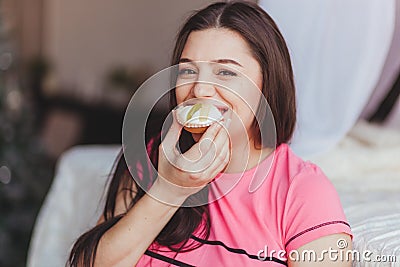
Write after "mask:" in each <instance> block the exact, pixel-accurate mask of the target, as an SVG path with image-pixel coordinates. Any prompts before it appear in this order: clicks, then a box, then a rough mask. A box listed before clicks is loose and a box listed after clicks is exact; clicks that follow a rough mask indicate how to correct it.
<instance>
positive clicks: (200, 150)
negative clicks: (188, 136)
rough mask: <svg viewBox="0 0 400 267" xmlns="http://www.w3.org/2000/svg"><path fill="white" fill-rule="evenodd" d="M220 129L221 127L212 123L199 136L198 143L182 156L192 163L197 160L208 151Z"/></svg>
mask: <svg viewBox="0 0 400 267" xmlns="http://www.w3.org/2000/svg"><path fill="white" fill-rule="evenodd" d="M221 128H222V126H221V125H220V124H219V123H213V124H212V125H211V126H210V127H208V129H207V130H206V131H205V133H204V134H203V135H202V136H201V138H200V140H199V142H197V143H196V144H194V145H193V146H192V147H191V148H190V149H189V150H188V151H186V152H185V153H184V154H183V157H185V158H187V159H190V160H192V161H197V160H199V159H200V158H201V157H202V155H203V154H204V153H205V152H207V150H209V149H210V147H211V145H212V141H213V140H214V138H215V136H216V135H217V134H218V132H219V130H220V129H221Z"/></svg>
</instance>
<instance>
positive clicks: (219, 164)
mask: <svg viewBox="0 0 400 267" xmlns="http://www.w3.org/2000/svg"><path fill="white" fill-rule="evenodd" d="M230 156H231V155H230V147H229V145H228V144H225V145H224V146H223V148H222V150H221V151H220V153H219V154H217V155H216V157H215V158H214V159H213V161H212V163H211V164H210V166H208V168H207V169H206V170H205V171H204V172H203V175H204V177H205V179H208V181H211V180H212V179H213V178H214V177H215V176H216V175H217V174H218V173H220V172H221V171H222V170H224V169H225V167H226V166H227V165H228V163H229V160H230Z"/></svg>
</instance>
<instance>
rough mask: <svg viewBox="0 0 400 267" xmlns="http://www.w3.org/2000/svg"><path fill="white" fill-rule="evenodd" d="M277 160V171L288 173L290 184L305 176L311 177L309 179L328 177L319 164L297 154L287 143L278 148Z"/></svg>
mask: <svg viewBox="0 0 400 267" xmlns="http://www.w3.org/2000/svg"><path fill="white" fill-rule="evenodd" d="M275 161H276V162H275V164H276V167H277V168H276V169H277V171H280V172H284V173H285V174H286V175H285V177H286V179H288V182H289V184H292V183H293V182H295V181H296V180H298V179H299V177H300V178H301V177H304V176H306V177H309V179H312V178H314V179H315V178H316V179H328V178H327V177H326V175H325V174H324V172H323V171H322V169H321V168H320V167H319V166H317V165H316V164H315V163H313V162H312V161H310V160H304V159H302V158H301V157H300V156H298V155H296V154H295V153H294V152H293V150H292V149H291V147H290V146H289V145H288V144H286V143H283V144H280V145H279V146H278V147H277V148H276V152H275ZM281 177H282V176H281ZM328 180H329V179H328Z"/></svg>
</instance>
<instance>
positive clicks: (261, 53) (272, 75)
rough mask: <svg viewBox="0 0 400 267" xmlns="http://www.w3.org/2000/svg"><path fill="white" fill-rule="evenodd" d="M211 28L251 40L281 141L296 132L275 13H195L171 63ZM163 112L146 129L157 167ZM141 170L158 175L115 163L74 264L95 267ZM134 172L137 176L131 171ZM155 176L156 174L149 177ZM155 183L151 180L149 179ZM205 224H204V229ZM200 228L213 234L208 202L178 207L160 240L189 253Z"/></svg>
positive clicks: (213, 8)
mask: <svg viewBox="0 0 400 267" xmlns="http://www.w3.org/2000/svg"><path fill="white" fill-rule="evenodd" d="M210 28H224V29H229V30H232V31H235V32H237V33H239V34H240V35H241V36H242V37H243V38H244V39H245V40H246V41H247V44H248V45H249V47H250V49H251V52H252V55H253V57H254V58H255V59H256V60H257V61H258V63H259V64H260V66H261V70H262V79H263V81H262V88H261V90H262V93H263V95H264V96H265V98H266V99H267V102H268V104H269V106H270V109H271V112H272V115H273V117H274V121H275V126H276V145H277V146H279V145H280V144H282V143H287V142H289V141H290V138H291V136H292V134H293V130H294V127H295V122H296V104H295V86H294V81H293V71H292V66H291V61H290V56H289V52H288V49H287V47H286V43H285V41H284V39H283V37H282V35H281V33H280V31H279V29H278V27H277V26H276V24H275V22H274V21H273V20H272V18H271V17H270V16H269V15H268V14H267V13H266V12H265V11H264V10H263V9H262V8H260V7H259V6H258V5H257V4H254V3H251V2H244V1H231V2H226V3H225V2H218V3H214V4H211V5H209V6H207V7H206V8H204V9H202V10H199V11H197V12H195V13H194V14H193V15H192V16H190V17H189V18H188V20H187V21H186V23H185V24H184V25H183V27H182V28H181V30H180V32H179V34H178V36H177V40H176V44H175V48H174V51H173V56H172V61H171V65H176V64H178V63H179V59H180V57H181V54H182V51H183V49H184V46H185V44H186V41H187V39H188V37H189V35H190V33H191V32H193V31H201V30H206V29H210ZM169 97H170V110H171V109H172V108H173V107H175V106H176V97H175V91H174V90H172V91H170V95H169ZM265 114H266V107H265V106H262V105H259V107H258V110H257V117H258V118H261V121H260V122H259V123H258V122H257V121H256V120H255V121H254V122H253V124H252V132H253V134H254V136H255V145H256V146H258V147H265V146H267V145H268V144H267V143H264V142H262V140H261V135H260V128H261V129H262V128H263V127H266V124H267V123H266V122H265V121H266V120H267V119H266V116H265ZM157 118H159V117H158V116H150V117H149V122H148V125H147V128H146V140H145V141H146V143H147V144H148V146H147V148H148V154H149V158H150V160H151V163H152V164H153V165H154V166H155V167H157V161H158V146H159V145H160V139H161V138H160V130H161V125H162V123H163V121H162V119H161V120H160V119H157ZM182 135H183V136H182V138H181V146H180V147H181V149H182V150H183V151H184V150H185V148H186V149H187V148H189V147H190V146H191V145H192V144H193V139H192V138H191V136H190V135H189V134H188V133H185V132H184V133H183V134H182ZM138 162H140V164H139V165H138V166H147V162H143V160H141V159H139V158H138ZM138 172H140V173H141V175H144V176H148V177H153V178H154V176H155V174H152V173H151V171H150V170H147V168H143V167H140V170H139V169H138V168H137V167H136V168H133V169H131V170H130V172H129V171H128V168H127V165H126V163H125V159H124V157H123V155H122V153H121V154H120V156H119V157H118V158H117V160H116V167H115V168H114V171H113V172H112V174H111V175H110V182H109V185H108V192H107V198H106V203H105V207H104V211H103V216H104V222H103V223H101V224H99V225H97V226H96V227H94V228H93V229H91V230H89V231H88V232H86V233H84V234H83V235H82V236H81V237H79V239H78V240H77V241H76V242H75V244H74V246H73V248H72V250H71V254H70V257H69V261H68V262H67V265H69V266H78V265H79V266H81V265H83V266H93V265H94V260H95V257H96V251H97V246H98V243H99V240H100V238H101V237H102V235H103V234H104V233H105V232H106V231H107V230H108V229H110V228H111V227H113V226H114V225H115V224H116V223H117V222H118V221H119V220H120V219H121V218H122V217H123V216H124V215H125V213H123V214H120V215H116V214H115V207H116V197H117V194H118V193H119V190H121V188H122V190H123V193H124V199H125V206H126V208H127V211H129V210H130V209H131V208H132V207H133V206H134V205H135V204H136V202H137V201H138V200H139V199H140V198H141V197H142V196H143V195H144V194H145V192H144V191H143V189H142V188H141V187H140V186H137V184H136V182H135V181H134V179H132V176H136V175H137V174H138ZM131 174H132V175H131ZM148 180H149V181H153V180H152V179H148ZM149 183H151V182H149ZM207 195H208V191H207V189H206V188H205V189H203V190H200V191H199V192H198V193H196V194H194V195H192V196H190V197H189V198H188V199H187V200H186V201H192V200H193V199H196V198H204V197H207ZM200 227H201V229H199V228H200ZM195 230H199V231H198V232H199V233H200V235H201V236H200V237H202V238H208V236H209V233H210V217H209V213H208V205H203V206H198V207H181V208H179V209H178V210H177V212H176V213H175V214H174V216H173V217H172V218H171V220H170V221H169V222H168V224H167V225H166V226H165V227H164V228H163V230H162V231H161V232H160V234H159V235H158V236H157V237H156V239H155V240H154V242H155V244H158V245H160V246H166V247H168V248H169V249H171V250H172V251H176V252H184V251H189V250H193V249H195V248H197V247H198V246H200V245H194V244H193V243H190V242H189V240H190V237H191V235H192V234H193V232H194V231H195Z"/></svg>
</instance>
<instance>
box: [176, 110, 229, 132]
mask: <svg viewBox="0 0 400 267" xmlns="http://www.w3.org/2000/svg"><path fill="white" fill-rule="evenodd" d="M192 107H193V106H186V107H179V108H178V109H177V112H176V117H177V120H178V122H179V123H180V124H182V125H184V126H186V127H205V126H210V125H211V124H212V123H213V122H215V121H219V120H221V119H222V114H221V112H220V111H219V110H218V109H217V108H216V107H215V106H213V105H209V107H210V110H209V112H208V116H207V118H205V117H200V113H201V109H202V108H204V106H203V107H202V108H200V109H199V110H197V111H196V112H195V113H193V116H192V118H191V119H190V120H186V118H187V114H188V113H189V111H190V110H191V109H192ZM200 118H201V120H200Z"/></svg>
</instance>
